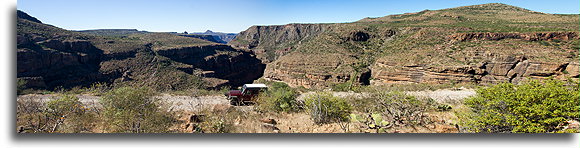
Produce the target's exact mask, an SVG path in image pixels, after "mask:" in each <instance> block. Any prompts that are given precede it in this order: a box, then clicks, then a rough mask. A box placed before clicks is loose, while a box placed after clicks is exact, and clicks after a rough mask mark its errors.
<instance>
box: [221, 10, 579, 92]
mask: <svg viewBox="0 0 580 148" xmlns="http://www.w3.org/2000/svg"><path fill="white" fill-rule="evenodd" d="M579 23H580V21H579V15H561V14H546V13H541V12H534V11H530V10H527V9H523V8H518V7H514V6H510V5H505V4H498V3H491V4H483V5H474V6H465V7H458V8H450V9H442V10H425V11H421V12H417V13H407V14H400V15H390V16H385V17H380V18H365V19H362V20H360V21H357V22H353V23H340V24H289V25H281V26H253V27H250V28H249V29H248V30H246V31H244V32H242V33H240V34H239V35H238V36H237V37H236V39H235V40H234V41H232V42H230V43H229V44H230V45H232V46H234V47H238V48H244V49H249V50H252V51H254V52H255V53H256V54H257V56H258V57H259V58H260V59H262V60H263V61H264V62H265V63H268V65H267V68H266V71H265V74H264V77H265V78H267V79H273V80H280V81H285V82H288V83H290V84H291V85H293V86H304V87H328V86H332V85H336V84H340V83H345V82H358V83H359V84H369V83H370V84H374V85H384V84H392V83H483V84H486V83H498V82H504V81H508V82H514V83H517V82H520V81H521V80H524V79H526V78H545V77H549V76H554V77H556V78H560V79H566V78H567V77H573V78H578V61H577V59H578V48H579V46H580V45H579V44H580V41H579V35H578V34H579V33H578V28H579V27H580V26H579Z"/></svg>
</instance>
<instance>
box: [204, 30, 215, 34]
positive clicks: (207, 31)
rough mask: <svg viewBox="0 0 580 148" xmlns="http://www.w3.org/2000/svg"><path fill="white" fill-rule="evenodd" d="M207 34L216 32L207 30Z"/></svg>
mask: <svg viewBox="0 0 580 148" xmlns="http://www.w3.org/2000/svg"><path fill="white" fill-rule="evenodd" d="M205 33H214V32H213V31H211V30H206V31H205Z"/></svg>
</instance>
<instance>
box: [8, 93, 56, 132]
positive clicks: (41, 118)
mask: <svg viewBox="0 0 580 148" xmlns="http://www.w3.org/2000/svg"><path fill="white" fill-rule="evenodd" d="M45 109H46V106H45V104H44V103H42V102H40V101H38V100H35V99H30V98H22V99H18V100H17V101H16V125H17V126H19V127H22V128H21V129H20V130H21V131H19V132H20V133H22V132H26V133H45V132H49V129H50V125H49V122H48V120H49V118H46V114H45V113H44V111H45Z"/></svg>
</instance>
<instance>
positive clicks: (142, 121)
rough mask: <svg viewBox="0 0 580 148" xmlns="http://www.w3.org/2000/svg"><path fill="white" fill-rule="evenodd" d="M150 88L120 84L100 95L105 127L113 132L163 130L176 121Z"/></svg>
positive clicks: (155, 131)
mask: <svg viewBox="0 0 580 148" xmlns="http://www.w3.org/2000/svg"><path fill="white" fill-rule="evenodd" d="M154 95H155V93H154V92H153V91H152V90H151V89H148V88H131V87H121V88H117V89H113V90H111V91H109V92H108V93H106V94H105V95H104V96H103V97H102V98H101V104H102V105H103V108H104V112H103V114H104V117H105V119H104V120H105V127H106V130H110V132H120V133H162V132H167V131H168V130H169V129H168V128H169V127H170V126H172V124H173V120H174V119H173V117H172V114H171V113H169V112H167V111H166V110H163V109H161V108H160V107H159V105H158V103H159V102H158V101H159V100H158V99H156V98H155V97H154Z"/></svg>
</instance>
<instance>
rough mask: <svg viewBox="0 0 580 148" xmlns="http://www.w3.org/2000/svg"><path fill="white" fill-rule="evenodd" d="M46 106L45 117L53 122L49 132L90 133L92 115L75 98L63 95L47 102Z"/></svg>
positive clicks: (92, 121) (93, 119) (92, 122)
mask: <svg viewBox="0 0 580 148" xmlns="http://www.w3.org/2000/svg"><path fill="white" fill-rule="evenodd" d="M46 106H47V110H46V111H45V114H46V117H47V118H48V119H50V121H52V122H54V123H53V127H52V129H50V132H66V133H79V132H83V131H89V132H90V131H91V129H92V128H93V127H94V126H93V125H94V124H95V118H94V117H95V116H94V114H93V113H91V112H90V109H89V108H88V107H85V106H84V105H83V104H82V103H81V102H80V101H79V98H77V97H76V96H73V95H65V96H62V97H60V98H58V99H55V100H51V101H49V102H47V104H46Z"/></svg>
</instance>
